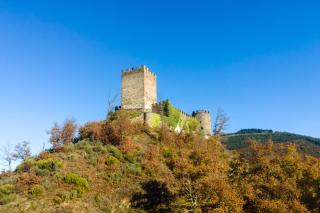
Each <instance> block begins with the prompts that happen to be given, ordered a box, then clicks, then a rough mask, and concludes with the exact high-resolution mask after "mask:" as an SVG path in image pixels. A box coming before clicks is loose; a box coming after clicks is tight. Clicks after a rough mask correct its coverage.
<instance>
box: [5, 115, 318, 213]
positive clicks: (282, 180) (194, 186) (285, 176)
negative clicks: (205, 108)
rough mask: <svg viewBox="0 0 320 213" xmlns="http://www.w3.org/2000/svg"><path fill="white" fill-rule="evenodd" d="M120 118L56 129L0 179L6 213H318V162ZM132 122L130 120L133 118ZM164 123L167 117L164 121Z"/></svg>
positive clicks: (287, 149) (285, 150)
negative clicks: (233, 148)
mask: <svg viewBox="0 0 320 213" xmlns="http://www.w3.org/2000/svg"><path fill="white" fill-rule="evenodd" d="M136 114H138V113H137V112H135V113H133V112H130V113H129V112H127V111H124V110H120V111H118V112H116V113H113V114H112V116H110V118H109V119H108V120H103V121H98V122H89V123H87V124H85V125H84V126H81V127H80V129H79V136H77V137H75V136H74V135H75V134H74V133H75V132H74V130H75V129H74V127H75V126H74V123H73V122H71V121H67V122H66V123H64V125H62V126H59V125H54V127H53V128H52V130H51V138H50V141H51V143H52V148H51V149H49V150H45V151H43V152H41V153H40V154H39V155H37V156H33V157H28V158H27V159H26V160H24V161H23V162H22V163H21V164H20V165H19V166H18V167H17V169H16V170H15V171H14V172H4V173H2V174H1V175H0V212H59V213H60V212H294V211H295V212H318V211H319V209H320V189H319V181H320V166H319V165H320V160H319V159H317V158H314V157H311V156H306V155H301V154H299V153H298V152H297V151H296V149H295V146H294V145H282V144H275V143H272V142H268V143H266V144H259V143H255V142H251V144H250V146H249V148H248V152H247V153H246V155H242V154H238V153H236V152H230V151H228V150H227V149H225V148H224V147H223V145H222V144H221V142H220V140H219V138H220V137H219V136H218V135H215V136H213V137H209V138H207V139H206V138H205V137H204V136H203V134H201V132H197V131H182V132H176V131H174V130H172V128H170V127H169V126H168V125H167V123H166V122H164V123H163V125H160V126H159V127H155V128H152V127H148V126H146V125H144V124H143V123H141V122H139V121H138V120H136V119H134V118H133V117H136ZM133 115H134V116H133ZM164 120H168V119H164Z"/></svg>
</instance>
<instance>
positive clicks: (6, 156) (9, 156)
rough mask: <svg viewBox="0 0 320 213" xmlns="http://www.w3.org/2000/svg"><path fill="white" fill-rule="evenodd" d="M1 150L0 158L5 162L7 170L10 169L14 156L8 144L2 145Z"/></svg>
mask: <svg viewBox="0 0 320 213" xmlns="http://www.w3.org/2000/svg"><path fill="white" fill-rule="evenodd" d="M1 152H2V153H1V159H2V160H3V161H5V162H6V166H8V168H9V171H11V165H12V162H13V161H14V160H15V158H14V156H13V153H12V151H11V148H10V146H9V145H6V146H3V147H2V150H1Z"/></svg>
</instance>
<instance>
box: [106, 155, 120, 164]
mask: <svg viewBox="0 0 320 213" xmlns="http://www.w3.org/2000/svg"><path fill="white" fill-rule="evenodd" d="M105 163H106V164H107V165H108V166H112V165H114V164H118V163H119V160H118V159H117V158H116V157H113V156H108V157H107V158H106V161H105Z"/></svg>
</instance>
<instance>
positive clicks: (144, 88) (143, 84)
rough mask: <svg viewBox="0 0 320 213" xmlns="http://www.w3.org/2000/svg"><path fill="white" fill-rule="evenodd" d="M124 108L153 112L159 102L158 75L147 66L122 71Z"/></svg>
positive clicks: (122, 100)
mask: <svg viewBox="0 0 320 213" xmlns="http://www.w3.org/2000/svg"><path fill="white" fill-rule="evenodd" d="M121 95H122V97H121V102H122V108H123V109H128V110H141V111H143V112H151V110H152V105H153V104H155V103H157V77H156V75H155V74H154V73H152V72H151V71H150V70H149V69H148V68H147V67H146V66H141V67H138V68H135V69H130V70H125V71H122V93H121Z"/></svg>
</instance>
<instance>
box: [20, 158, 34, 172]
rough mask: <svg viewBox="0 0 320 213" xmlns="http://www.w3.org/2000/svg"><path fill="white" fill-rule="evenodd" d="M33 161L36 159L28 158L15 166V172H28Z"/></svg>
mask: <svg viewBox="0 0 320 213" xmlns="http://www.w3.org/2000/svg"><path fill="white" fill-rule="evenodd" d="M35 163H36V161H35V160H34V159H33V158H29V159H27V160H25V161H23V162H22V163H21V164H20V165H18V166H17V172H29V171H30V170H31V168H32V167H33V166H34V165H35Z"/></svg>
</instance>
